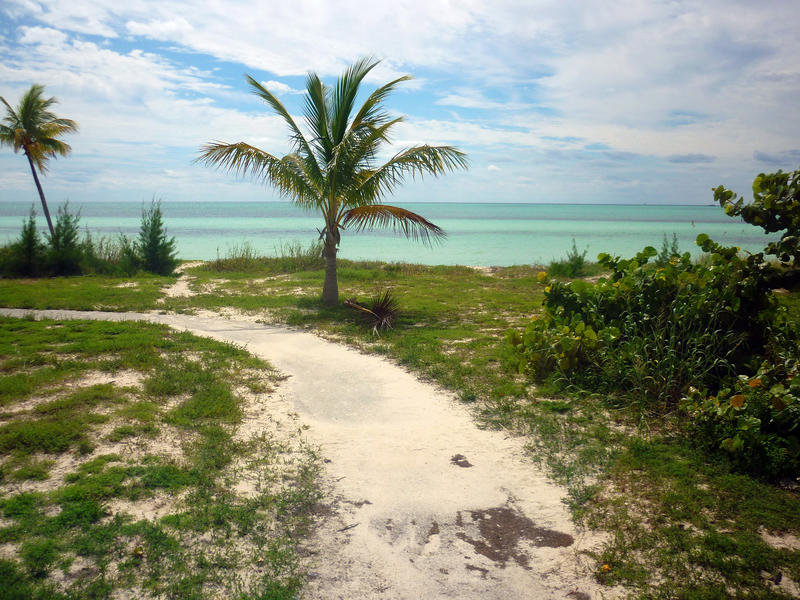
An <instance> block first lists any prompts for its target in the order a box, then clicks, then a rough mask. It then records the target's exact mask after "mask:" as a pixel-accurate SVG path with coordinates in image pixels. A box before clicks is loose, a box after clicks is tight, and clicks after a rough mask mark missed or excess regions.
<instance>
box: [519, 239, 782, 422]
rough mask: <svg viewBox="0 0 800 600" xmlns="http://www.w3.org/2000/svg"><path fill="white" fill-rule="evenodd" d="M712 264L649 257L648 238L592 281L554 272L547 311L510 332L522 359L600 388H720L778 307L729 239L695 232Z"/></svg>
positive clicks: (666, 395) (665, 397)
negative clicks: (561, 277) (724, 242)
mask: <svg viewBox="0 0 800 600" xmlns="http://www.w3.org/2000/svg"><path fill="white" fill-rule="evenodd" d="M698 241H699V242H702V243H703V244H704V247H705V249H706V250H707V251H709V252H710V253H711V262H710V264H709V266H705V265H699V264H695V263H692V261H691V260H690V257H689V254H688V253H686V254H684V255H683V256H681V257H673V258H672V259H671V260H670V261H669V262H668V263H667V265H666V266H664V267H657V266H656V265H653V264H650V263H649V261H650V259H651V258H653V257H655V256H656V255H657V254H658V253H657V251H656V250H655V248H653V247H650V246H648V247H647V248H645V249H644V250H643V251H642V252H640V253H639V254H637V255H636V256H635V257H633V258H631V259H628V260H622V259H620V258H619V257H611V256H609V255H608V254H601V255H599V257H598V260H599V263H600V264H601V265H602V266H603V267H605V268H607V269H608V270H609V271H610V276H609V277H603V278H601V279H600V280H599V281H598V282H597V284H591V283H588V282H585V281H572V282H568V283H563V282H559V281H551V282H550V283H549V285H548V286H547V288H546V289H545V312H544V315H543V316H542V317H541V318H538V319H536V320H534V321H532V322H531V323H530V324H529V325H528V326H527V327H526V329H525V331H524V332H523V333H522V334H521V335H520V334H513V333H512V334H511V336H510V338H509V339H510V341H511V342H512V345H513V346H514V347H515V349H516V355H517V356H518V357H519V367H520V368H521V369H522V370H523V371H527V372H529V373H530V374H532V375H533V376H534V377H537V378H543V377H546V376H548V375H551V374H553V373H555V374H557V375H560V376H562V377H564V378H566V379H568V380H570V381H571V382H573V383H578V384H580V385H583V386H588V387H591V388H592V389H602V390H605V391H621V390H627V391H628V392H629V393H630V394H633V395H634V396H635V397H636V398H637V400H640V401H642V402H643V403H645V404H646V405H648V406H649V407H652V408H659V409H660V408H664V405H665V404H666V405H668V406H674V404H675V403H676V402H677V400H679V399H680V398H681V397H682V395H683V394H684V392H685V391H686V389H687V388H688V386H689V385H695V386H701V387H704V388H708V389H718V388H719V387H720V385H721V384H722V382H723V381H724V379H725V378H726V377H727V376H729V375H731V374H733V373H735V372H737V370H738V369H742V370H746V369H747V368H748V367H749V363H750V362H751V361H752V357H753V356H761V355H762V354H763V353H764V351H765V346H766V343H767V339H766V334H767V332H768V331H770V328H771V325H772V323H773V320H774V315H775V313H776V311H777V305H776V303H775V300H774V298H773V297H772V294H771V292H770V291H769V290H768V289H765V287H764V285H763V282H762V283H759V280H758V278H757V277H753V276H752V273H751V269H752V265H750V262H749V261H748V260H747V259H744V258H740V257H739V256H738V255H737V253H736V251H735V249H727V248H722V247H721V246H717V245H715V244H714V243H713V242H711V241H710V240H708V238H707V236H700V238H699V239H698Z"/></svg>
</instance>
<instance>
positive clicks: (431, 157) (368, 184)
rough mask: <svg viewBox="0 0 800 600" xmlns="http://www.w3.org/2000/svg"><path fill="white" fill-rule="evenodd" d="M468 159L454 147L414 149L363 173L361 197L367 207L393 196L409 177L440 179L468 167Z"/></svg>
mask: <svg viewBox="0 0 800 600" xmlns="http://www.w3.org/2000/svg"><path fill="white" fill-rule="evenodd" d="M468 164H469V163H468V161H467V155H466V154H464V153H463V152H461V150H459V149H457V148H455V147H454V146H428V145H423V146H413V147H411V148H408V149H406V150H403V151H401V152H398V153H397V154H395V155H394V156H393V157H392V158H391V159H390V160H388V161H387V162H386V163H384V164H383V165H381V166H380V167H378V168H377V169H374V170H371V171H368V170H364V171H362V172H361V177H362V180H361V183H360V185H359V186H358V195H359V196H360V197H361V202H364V203H368V202H371V201H374V200H376V199H379V198H381V197H383V196H384V195H386V194H390V193H392V192H393V191H394V188H395V187H396V186H397V185H399V184H400V183H402V182H403V181H404V180H405V178H406V177H407V176H408V175H411V177H412V178H415V177H417V176H419V177H423V176H424V175H425V174H429V175H433V176H434V177H437V176H439V175H441V174H443V173H446V172H449V171H455V170H456V169H465V168H467V166H468Z"/></svg>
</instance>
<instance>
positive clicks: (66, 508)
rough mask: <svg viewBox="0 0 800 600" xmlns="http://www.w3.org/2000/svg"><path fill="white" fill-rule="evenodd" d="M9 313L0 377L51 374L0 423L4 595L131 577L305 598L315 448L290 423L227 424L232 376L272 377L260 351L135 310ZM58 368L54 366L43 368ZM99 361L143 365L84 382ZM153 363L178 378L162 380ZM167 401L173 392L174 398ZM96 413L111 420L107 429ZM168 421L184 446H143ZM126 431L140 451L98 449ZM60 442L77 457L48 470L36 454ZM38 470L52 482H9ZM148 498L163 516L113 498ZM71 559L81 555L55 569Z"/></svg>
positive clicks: (187, 587)
mask: <svg viewBox="0 0 800 600" xmlns="http://www.w3.org/2000/svg"><path fill="white" fill-rule="evenodd" d="M1 324H2V325H3V327H0V364H2V367H3V368H2V369H0V377H16V376H27V375H28V374H29V372H30V371H31V369H32V368H33V371H34V372H40V373H42V372H43V373H45V375H44V376H42V378H41V381H44V382H46V385H43V386H41V387H39V388H38V389H36V390H35V392H34V391H32V392H30V395H32V394H33V393H35V394H36V403H35V404H34V405H33V406H32V407H31V408H29V409H27V410H18V411H8V412H6V413H5V414H4V415H3V420H4V422H3V424H2V425H1V426H0V459H1V460H2V462H1V464H2V478H0V516H2V521H0V544H9V548H10V550H8V552H10V555H9V556H10V557H11V558H10V559H9V560H2V561H0V581H2V584H0V599H4V598H25V599H28V598H41V599H59V598H63V599H64V600H67V599H69V600H72V599H74V598H95V597H96V598H106V597H111V596H113V595H114V594H115V593H119V592H121V591H124V592H128V591H130V590H134V592H135V593H137V594H141V595H144V596H148V597H149V596H152V597H180V598H201V597H207V596H208V594H209V593H210V590H212V589H213V590H216V592H215V593H221V594H223V595H225V596H226V597H253V598H256V597H267V596H264V594H266V593H272V591H269V590H273V591H274V592H275V593H276V594H284V593H286V594H290V595H289V596H286V597H296V595H297V593H298V591H299V589H300V587H301V585H302V582H303V576H302V575H303V570H302V569H303V567H302V564H303V563H302V561H301V558H300V555H299V553H298V551H297V549H296V547H297V542H298V538H299V536H300V535H301V534H302V533H303V532H304V531H305V530H306V528H307V524H308V523H309V514H310V507H311V506H312V505H313V504H314V503H316V502H317V501H318V500H319V497H320V494H319V491H318V489H317V484H316V481H317V479H316V473H317V470H318V465H319V459H318V457H317V456H316V454H315V453H314V452H313V451H312V450H311V449H309V448H307V447H305V446H304V444H303V443H302V441H301V440H300V439H298V438H296V437H295V438H288V437H287V438H286V439H282V441H280V442H278V441H276V440H274V439H273V438H272V437H271V436H270V435H268V434H266V433H265V434H263V435H262V436H261V437H259V438H254V439H253V440H248V441H245V442H242V441H236V440H235V438H234V434H235V432H236V428H237V426H238V423H239V422H240V420H241V418H242V407H241V403H242V399H241V398H240V397H239V396H237V394H236V393H235V391H234V390H236V389H239V387H240V386H249V387H258V386H261V387H262V388H263V389H268V388H269V381H270V380H271V378H273V371H272V369H271V368H270V367H269V366H268V365H267V364H266V363H264V362H263V361H261V360H258V359H256V358H254V357H252V356H250V355H248V354H247V353H246V352H245V351H244V350H242V349H241V348H237V347H234V346H229V345H225V344H220V343H217V342H213V341H210V340H205V339H201V338H196V337H194V336H191V335H189V334H186V333H175V332H172V331H170V330H168V329H166V328H163V327H158V326H153V325H147V324H141V323H119V324H103V323H87V322H72V321H65V322H63V323H56V322H52V321H41V322H39V321H32V320H14V319H3V320H2V323H1ZM66 355H68V356H69V359H68V360H67V361H65V360H64V357H65V356H66ZM32 365H35V366H33V367H32ZM65 365H66V366H65ZM57 367H60V371H59V372H58V373H57V374H56V373H53V372H48V371H47V370H48V369H51V371H55V369H56V368H57ZM104 369H108V370H111V371H116V370H119V369H129V370H133V371H136V372H138V373H139V374H140V377H141V381H142V382H143V383H142V385H141V386H131V387H126V388H118V387H115V385H113V384H98V385H91V386H84V387H82V386H81V385H80V383H81V380H82V379H83V377H85V376H86V375H90V374H91V375H94V374H96V372H97V371H102V370H104ZM159 377H161V378H164V379H170V380H171V381H172V383H171V384H169V385H159V383H158V378H159ZM67 385H69V388H67V387H66V386H67ZM9 387H12V386H9ZM29 397H30V396H29ZM19 400H20V398H9V404H13V403H14V402H18V401H19ZM165 400H169V401H173V402H172V403H173V404H175V402H174V401H175V400H177V404H176V405H175V406H174V407H173V408H172V409H171V410H165V409H164V408H163V405H164V403H165V402H164V401H165ZM99 422H110V423H111V425H110V428H109V429H110V432H109V433H106V434H105V439H100V433H99V431H96V430H95V427H94V426H95V424H96V423H99ZM176 428H179V429H176ZM165 429H166V430H169V431H172V432H174V433H175V434H176V440H181V442H178V443H176V444H177V446H176V447H175V448H173V449H172V453H173V454H175V453H177V454H178V456H174V455H173V456H163V455H159V454H153V453H147V452H146V449H148V448H150V446H149V444H151V441H150V438H152V437H153V436H154V435H155V434H156V433H158V432H159V431H163V430H165ZM287 435H289V434H287ZM295 435H297V434H295ZM123 440H124V441H126V442H129V444H126V447H127V448H131V449H133V454H129V453H128V451H127V450H126V452H124V453H121V454H109V453H106V454H101V453H100V452H101V451H100V448H102V447H103V445H104V444H108V443H109V442H111V443H113V442H119V441H123ZM67 451H74V453H75V461H76V466H75V467H74V468H73V469H72V470H71V471H70V472H68V473H67V474H66V475H65V476H64V478H63V481H60V480H56V479H55V478H53V477H50V476H49V470H50V468H51V467H52V464H53V461H51V460H49V459H43V458H42V457H41V456H40V455H41V454H42V453H56V452H67ZM31 479H38V480H40V481H44V482H46V487H47V488H48V489H47V491H44V492H41V493H30V492H25V493H19V492H18V491H17V490H16V489H15V486H16V485H18V484H17V483H15V482H17V481H20V480H31ZM243 479H247V480H251V479H252V480H255V481H258V482H260V484H259V487H258V489H257V491H256V492H255V493H251V494H248V495H246V496H244V495H240V494H239V493H237V492H236V489H237V484H238V483H239V482H241V481H242V480H243ZM146 502H151V503H154V505H155V506H159V507H162V508H161V510H162V513H161V514H162V516H163V518H161V519H158V520H156V519H154V520H147V519H139V518H137V517H135V516H132V515H131V514H128V513H127V512H126V510H125V509H124V508H122V509H121V508H118V507H124V506H127V505H130V506H131V507H132V509H131V510H132V511H133V512H134V513H135V512H136V510H137V509H136V507H137V506H139V505H140V503H146ZM163 510H166V514H164V512H163ZM75 560H81V561H85V562H87V565H88V566H87V567H86V568H82V569H81V570H79V571H78V572H77V574H75V575H70V576H69V577H62V576H58V572H59V571H64V572H66V570H67V569H69V567H70V564H71V563H73V562H74V561H75ZM255 572H258V573H259V575H258V576H257V577H256V576H252V575H251V573H255ZM265 590H266V591H265ZM277 597H282V596H280V595H278V596H277Z"/></svg>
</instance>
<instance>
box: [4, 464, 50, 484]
mask: <svg viewBox="0 0 800 600" xmlns="http://www.w3.org/2000/svg"><path fill="white" fill-rule="evenodd" d="M52 466H53V461H52V460H31V459H27V460H23V461H22V462H21V464H20V465H19V466H16V468H15V469H14V471H13V472H12V473H11V478H12V479H15V480H16V481H45V480H46V479H48V478H49V477H50V468H51V467H52Z"/></svg>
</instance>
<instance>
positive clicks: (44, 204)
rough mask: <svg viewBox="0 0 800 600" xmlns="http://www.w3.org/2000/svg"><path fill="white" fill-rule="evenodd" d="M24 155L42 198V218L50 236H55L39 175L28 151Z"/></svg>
mask: <svg viewBox="0 0 800 600" xmlns="http://www.w3.org/2000/svg"><path fill="white" fill-rule="evenodd" d="M25 156H26V158H27V159H28V164H29V165H30V166H31V173H33V181H34V183H36V189H37V190H39V198H41V200H42V210H43V211H44V218H45V219H47V227H48V228H49V229H50V237H51V238H53V237H55V235H56V233H55V231H54V230H53V221H52V220H51V219H50V211H49V210H47V202H46V201H45V199H44V191H43V190H42V184H41V183H39V176H38V175H37V174H36V168H35V167H34V166H33V159H32V158H31V155H30V154H28V151H27V150H26V151H25Z"/></svg>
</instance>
